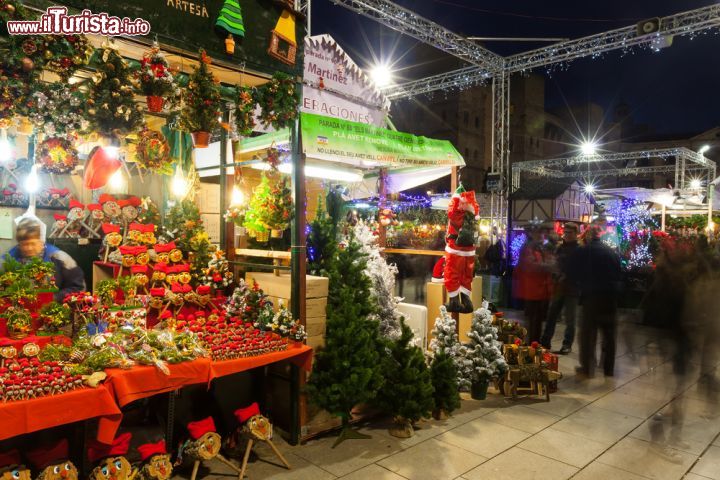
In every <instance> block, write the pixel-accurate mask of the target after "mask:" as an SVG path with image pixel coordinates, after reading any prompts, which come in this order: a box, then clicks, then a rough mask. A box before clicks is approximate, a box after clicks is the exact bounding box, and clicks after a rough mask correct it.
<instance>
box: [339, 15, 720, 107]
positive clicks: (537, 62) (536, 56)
mask: <svg viewBox="0 0 720 480" xmlns="http://www.w3.org/2000/svg"><path fill="white" fill-rule="evenodd" d="M336 3H337V2H336ZM717 27H720V5H710V6H708V7H703V8H698V9H696V10H690V11H688V12H682V13H678V14H676V15H670V16H667V17H663V18H661V19H660V28H659V30H658V31H657V32H655V33H652V34H649V35H639V34H638V32H637V26H636V25H631V26H628V27H624V28H619V29H617V30H611V31H609V32H604V33H599V34H597V35H591V36H589V37H584V38H580V39H576V40H568V41H565V42H560V43H555V44H553V45H548V46H546V47H543V48H539V49H537V50H532V51H530V52H526V53H521V54H518V55H513V56H510V57H507V58H504V59H503V71H506V72H510V73H515V72H526V71H529V70H532V69H534V68H538V67H544V66H550V65H553V64H557V63H561V62H570V61H573V60H578V59H580V58H585V57H597V56H599V55H602V54H604V53H607V52H611V51H613V50H627V49H630V48H632V47H648V48H652V49H655V50H657V49H659V48H660V47H661V45H663V42H664V39H665V38H666V37H671V36H683V35H693V34H696V33H699V32H702V31H704V30H708V29H711V28H717ZM396 30H398V31H400V32H402V33H406V32H403V30H402V29H397V28H396ZM447 53H451V52H447ZM486 73H487V72H484V71H482V70H480V69H478V68H477V67H474V66H471V67H465V68H461V69H458V70H454V71H451V72H447V73H444V74H441V75H434V76H431V77H427V78H424V79H421V80H416V81H412V82H407V83H404V84H401V85H397V86H394V87H391V88H389V89H388V90H387V93H388V94H389V95H391V97H390V98H391V99H396V100H397V99H401V98H407V97H411V96H415V95H421V94H425V93H430V92H434V91H436V90H448V89H456V88H463V87H469V86H473V85H476V84H477V83H478V82H479V81H480V80H481V79H483V78H487V75H486Z"/></svg>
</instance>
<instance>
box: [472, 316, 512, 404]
mask: <svg viewBox="0 0 720 480" xmlns="http://www.w3.org/2000/svg"><path fill="white" fill-rule="evenodd" d="M491 319H492V314H491V313H490V310H488V309H487V308H486V306H485V305H484V306H483V308H479V309H477V310H476V311H475V313H474V314H473V320H472V325H471V327H470V331H469V332H468V334H467V335H468V338H469V339H470V342H469V344H468V345H467V347H468V357H467V358H468V359H469V360H471V361H472V369H473V371H472V377H471V378H472V387H471V390H470V392H471V396H472V397H473V398H474V399H477V400H484V399H485V396H486V395H487V389H488V384H489V383H490V380H491V379H492V378H494V377H497V376H500V375H502V374H503V373H505V371H506V370H507V362H506V361H505V357H504V356H503V354H502V344H501V343H500V342H499V341H498V334H497V328H495V327H493V326H492V320H491Z"/></svg>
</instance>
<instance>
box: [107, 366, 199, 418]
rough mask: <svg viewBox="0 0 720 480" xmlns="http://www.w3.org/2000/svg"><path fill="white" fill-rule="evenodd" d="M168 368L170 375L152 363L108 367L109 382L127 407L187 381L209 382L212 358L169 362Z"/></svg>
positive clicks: (190, 382)
mask: <svg viewBox="0 0 720 480" xmlns="http://www.w3.org/2000/svg"><path fill="white" fill-rule="evenodd" d="M168 369H169V370H170V375H165V374H164V373H162V372H161V371H160V370H158V369H157V368H156V367H151V366H135V367H133V368H131V369H129V370H122V369H119V368H111V369H107V370H105V372H106V373H107V375H108V377H107V379H106V380H105V386H106V387H107V388H108V389H109V390H110V392H111V393H112V394H113V396H114V397H115V399H116V400H117V403H118V405H120V406H121V407H124V406H125V405H127V404H128V403H130V402H133V401H135V400H139V399H141V398H147V397H151V396H153V395H157V394H158V393H165V392H171V391H173V390H177V389H178V388H182V387H184V386H185V385H193V384H196V383H205V382H207V381H208V378H209V376H210V360H209V359H207V358H201V359H198V360H194V361H192V362H183V363H178V364H175V365H168Z"/></svg>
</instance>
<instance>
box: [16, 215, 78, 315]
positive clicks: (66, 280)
mask: <svg viewBox="0 0 720 480" xmlns="http://www.w3.org/2000/svg"><path fill="white" fill-rule="evenodd" d="M39 222H40V220H36V219H33V218H24V219H23V220H21V221H20V223H18V225H17V228H16V230H15V239H16V241H17V245H16V246H14V247H13V248H11V249H10V251H9V252H8V255H9V256H10V257H12V258H14V259H15V260H17V261H19V262H25V261H27V260H29V259H31V258H33V257H40V258H42V260H43V261H44V262H52V263H53V264H54V265H55V285H56V286H57V288H58V291H57V292H56V293H55V295H54V297H55V301H57V302H62V301H63V299H64V298H65V296H66V295H67V294H68V293H72V292H82V291H84V290H85V275H84V274H83V271H82V269H81V268H80V267H79V266H78V264H77V262H75V260H74V259H73V258H72V257H71V256H70V255H68V254H67V253H65V252H63V251H62V250H60V249H59V248H57V247H56V246H54V245H48V244H46V243H45V239H44V238H43V228H42V225H40V223H39ZM3 258H4V257H3Z"/></svg>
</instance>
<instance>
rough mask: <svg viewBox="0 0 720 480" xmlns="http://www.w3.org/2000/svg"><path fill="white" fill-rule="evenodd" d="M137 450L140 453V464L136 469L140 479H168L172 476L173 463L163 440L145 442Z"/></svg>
mask: <svg viewBox="0 0 720 480" xmlns="http://www.w3.org/2000/svg"><path fill="white" fill-rule="evenodd" d="M137 450H138V453H140V466H139V468H138V469H137V475H138V477H139V478H140V480H168V479H169V478H170V477H172V472H173V465H172V462H171V461H170V454H169V453H168V451H167V448H166V447H165V440H160V441H159V442H155V443H145V444H143V445H140V446H139V447H137Z"/></svg>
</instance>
